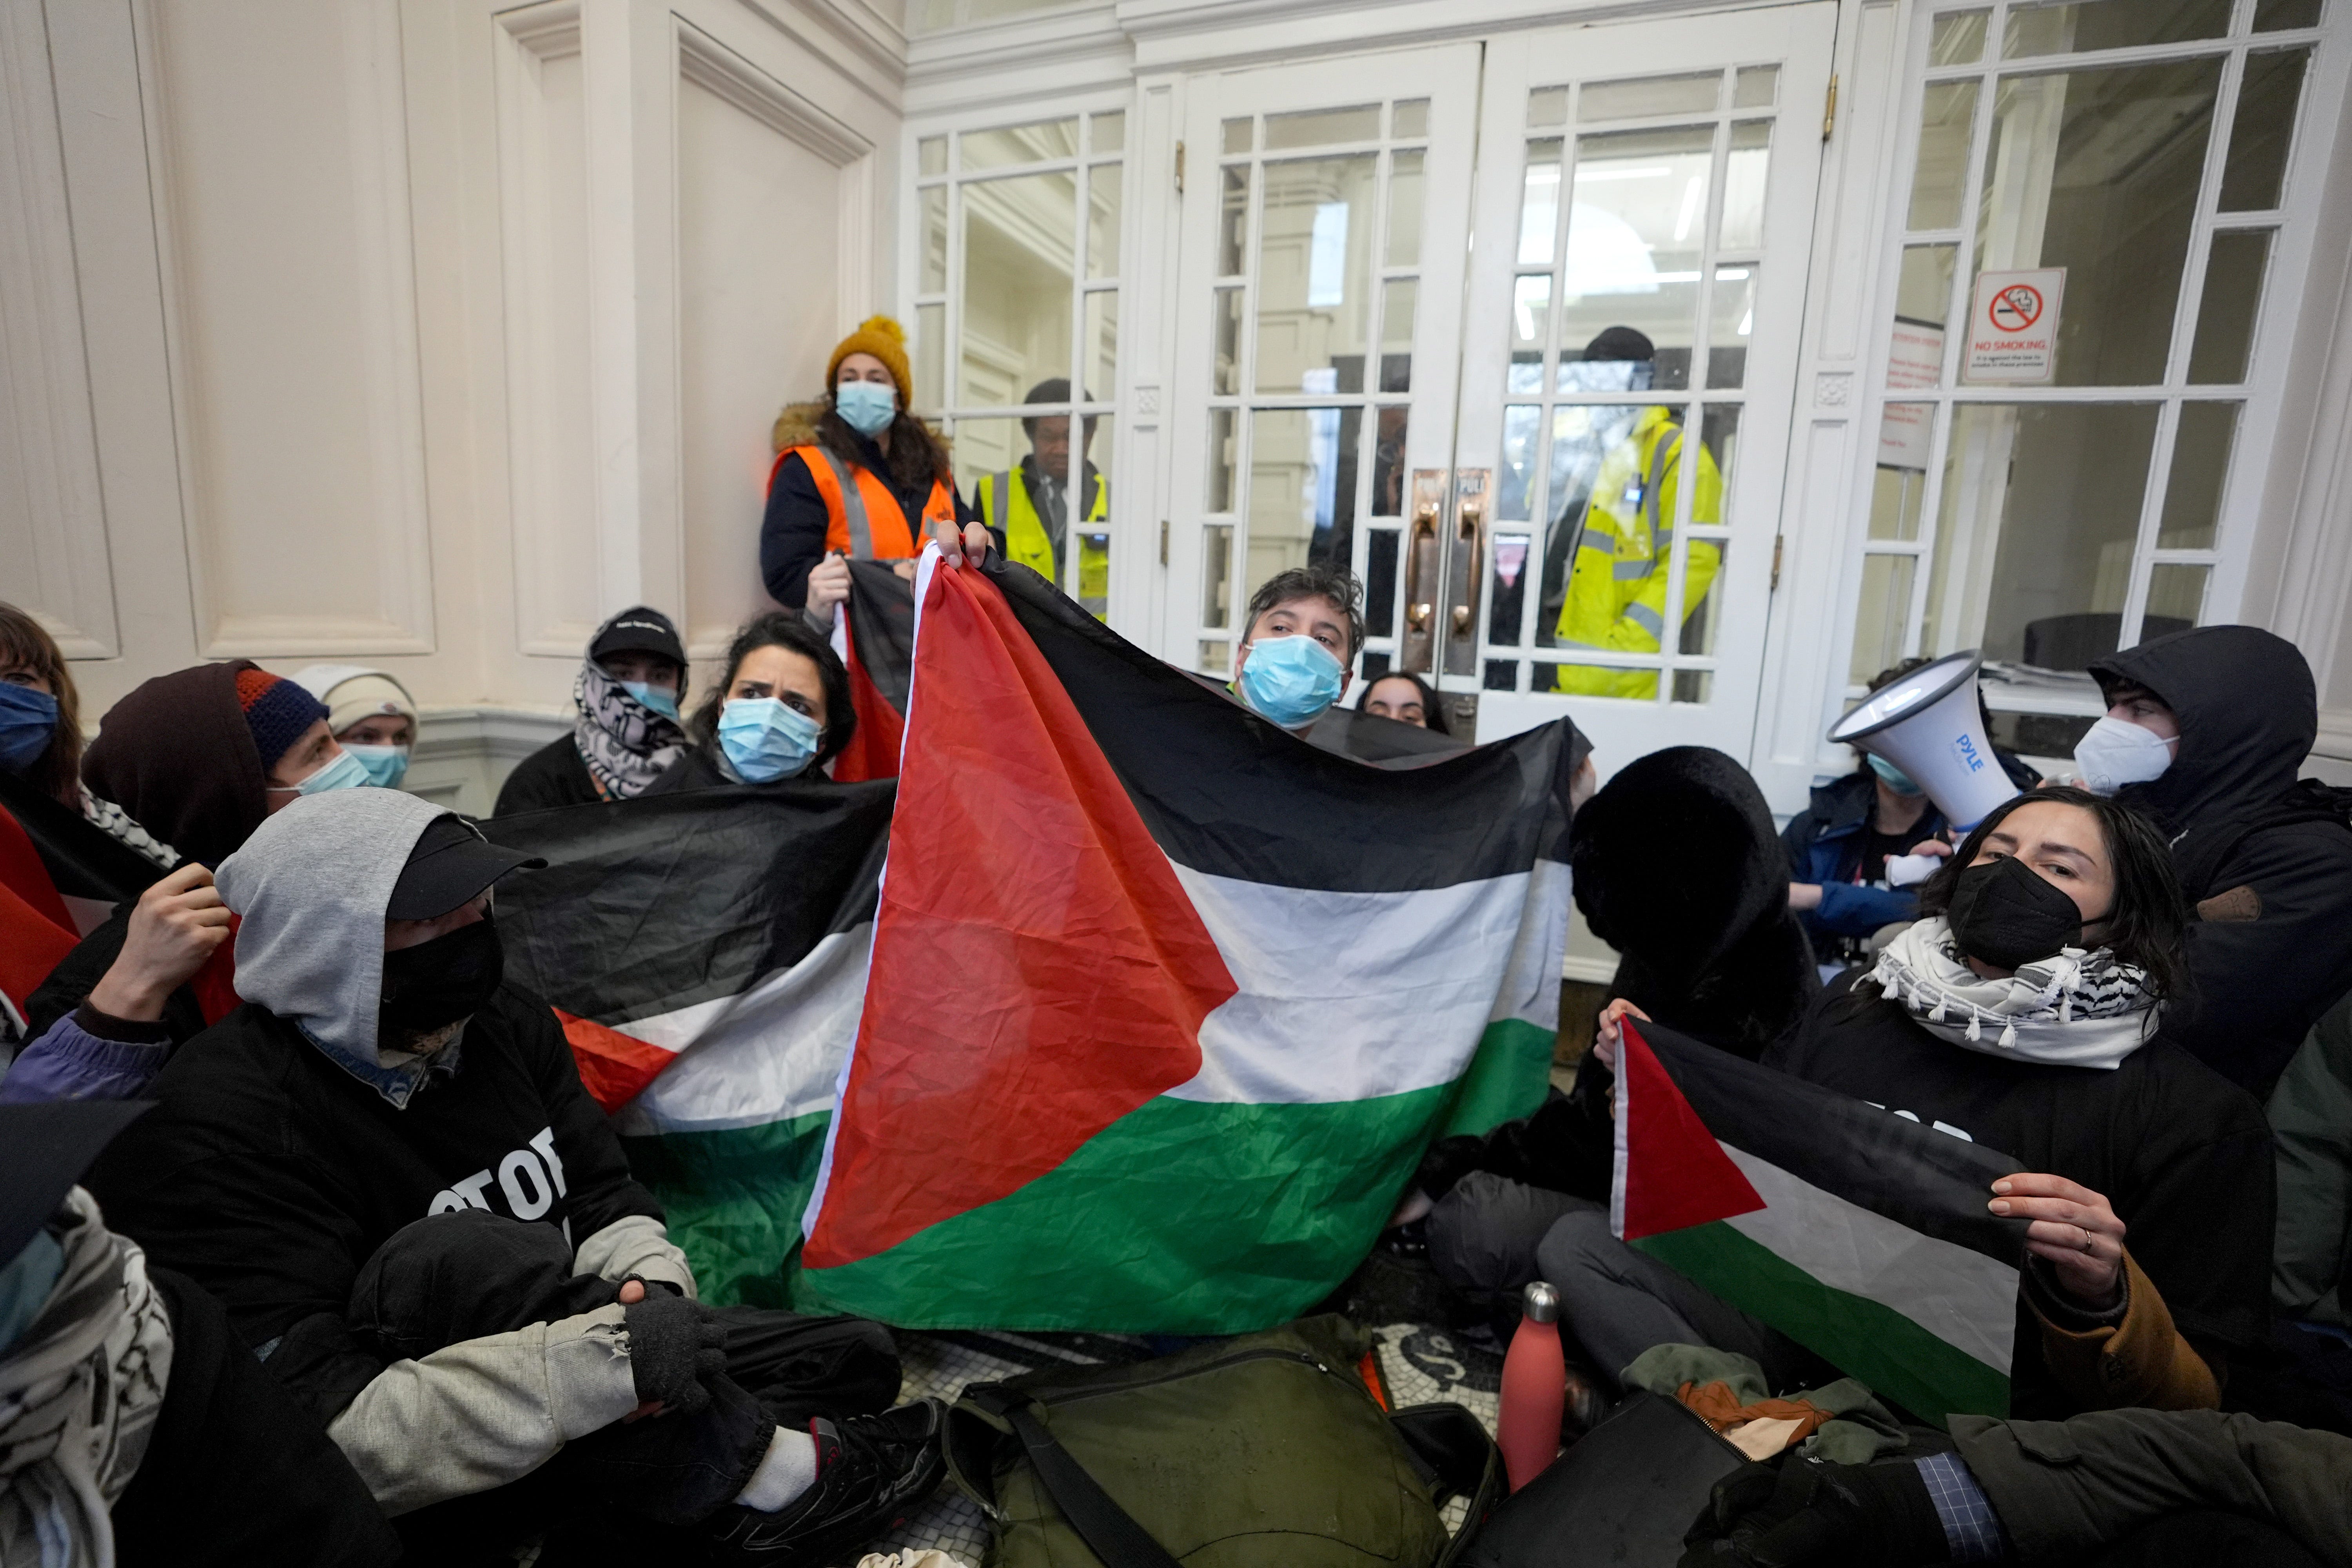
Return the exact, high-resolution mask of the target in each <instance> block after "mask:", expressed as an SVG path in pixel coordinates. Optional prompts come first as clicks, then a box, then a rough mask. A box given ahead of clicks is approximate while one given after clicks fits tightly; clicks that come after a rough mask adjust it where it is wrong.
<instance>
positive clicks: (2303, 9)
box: [2254, 0, 2319, 33]
mask: <svg viewBox="0 0 2352 1568" xmlns="http://www.w3.org/2000/svg"><path fill="white" fill-rule="evenodd" d="M2316 26H2319V0H2254V31H2255V32H2257V33H2275V32H2278V31H2281V30H2282V29H2284V28H2287V27H2316Z"/></svg>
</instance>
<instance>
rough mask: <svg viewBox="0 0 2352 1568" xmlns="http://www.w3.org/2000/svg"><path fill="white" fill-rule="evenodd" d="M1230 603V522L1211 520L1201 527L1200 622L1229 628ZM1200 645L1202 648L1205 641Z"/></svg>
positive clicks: (1232, 621)
mask: <svg viewBox="0 0 2352 1568" xmlns="http://www.w3.org/2000/svg"><path fill="white" fill-rule="evenodd" d="M1233 624H1234V525H1233V524H1232V523H1229V522H1213V523H1211V524H1210V525H1209V526H1208V527H1206V528H1204V529H1202V531H1201V625H1202V627H1203V628H1206V629H1213V630H1216V631H1229V630H1231V629H1232V627H1233ZM1207 646H1208V645H1206V644H1205V643H1204V644H1202V647H1203V648H1204V649H1205V648H1206V647H1207ZM1223 646H1224V645H1223V644H1222V643H1221V644H1219V645H1218V647H1220V648H1222V647H1223ZM1204 668H1205V663H1204Z"/></svg>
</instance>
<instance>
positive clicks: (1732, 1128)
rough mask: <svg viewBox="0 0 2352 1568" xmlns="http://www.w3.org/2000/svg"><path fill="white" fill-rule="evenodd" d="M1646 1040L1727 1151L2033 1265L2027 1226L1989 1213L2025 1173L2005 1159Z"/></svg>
mask: <svg viewBox="0 0 2352 1568" xmlns="http://www.w3.org/2000/svg"><path fill="white" fill-rule="evenodd" d="M1640 1028H1641V1031H1642V1038H1643V1039H1644V1040H1647V1041H1648V1042H1649V1043H1650V1048H1651V1050H1653V1051H1654V1052H1655V1053H1656V1055H1657V1058H1658V1061H1659V1064H1660V1065H1661V1066H1663V1067H1664V1068H1665V1069H1666V1071H1667V1073H1668V1074H1670V1075H1671V1076H1672V1077H1673V1079H1674V1080H1675V1088H1676V1089H1681V1090H1682V1091H1683V1098H1684V1099H1685V1100H1689V1101H1690V1107H1691V1109H1692V1110H1694V1111H1696V1112H1697V1113H1698V1119H1699V1120H1700V1121H1703V1122H1705V1123H1706V1130H1707V1131H1709V1132H1712V1133H1714V1134H1715V1136H1716V1138H1717V1140H1718V1141H1720V1142H1725V1143H1728V1144H1729V1145H1731V1146H1732V1147H1733V1148H1735V1149H1738V1150H1740V1151H1741V1152H1745V1153H1748V1154H1753V1155H1754V1156H1756V1158H1758V1159H1759V1160H1763V1161H1766V1162H1768V1163H1771V1164H1774V1165H1777V1166H1779V1167H1780V1169H1781V1170H1783V1171H1786V1172H1788V1173H1790V1175H1792V1176H1796V1177H1798V1178H1800V1179H1801V1180H1802V1181H1806V1182H1809V1183H1811V1184H1812V1185H1814V1186H1816V1187H1819V1188H1821V1189H1822V1191H1823V1192H1827V1193H1832V1194H1836V1195H1837V1196H1839V1197H1842V1198H1843V1199H1845V1200H1846V1201H1847V1202H1849V1203H1853V1204H1858V1205H1861V1206H1862V1207H1864V1208H1866V1209H1869V1210H1871V1211H1872V1212H1873V1213H1874V1214H1879V1215H1885V1217H1886V1218H1888V1219H1891V1220H1894V1221H1895V1222H1896V1223H1897V1224H1899V1225H1904V1226H1909V1227H1910V1228H1911V1229H1913V1230H1916V1231H1917V1232H1919V1233H1920V1234H1921V1235H1923V1236H1932V1237H1936V1238H1937V1239H1938V1240H1941V1241H1948V1242H1950V1243H1952V1244H1953V1245H1954V1246H1956V1247H1967V1248H1969V1250H1970V1251H1972V1252H1981V1253H1983V1254H1984V1255H1985V1256H1986V1257H1988V1258H1998V1259H2000V1261H2001V1262H2003V1263H2007V1264H2011V1265H2014V1264H2016V1263H2017V1261H2018V1259H2019V1258H2021V1257H2022V1256H2023V1250H2024V1237H2025V1223H2026V1222H2025V1221H2023V1220H2021V1219H2003V1218H2000V1216H1998V1215H1995V1214H1993V1213H1992V1211H1991V1210H1990V1209H1988V1208H1987V1207H1986V1206H1985V1205H1987V1204H1988V1203H1990V1202H1991V1201H1992V1184H1993V1183H1994V1182H1995V1181H1996V1180H1998V1179H1999V1178H2000V1177H2002V1176H2007V1175H2011V1174H2014V1173H2017V1172H2019V1171H2021V1170H2023V1169H2024V1168H2025V1167H2024V1166H2022V1165H2021V1164H2019V1163H2017V1162H2016V1161H2015V1160H2012V1159H2011V1158H2010V1157H2009V1156H2008V1155H2006V1154H2004V1153H2001V1152H2000V1151H1999V1150H1996V1149H1988V1148H1986V1147H1985V1146H1984V1145H1983V1144H1981V1143H1972V1142H1969V1141H1968V1140H1967V1139H1965V1138H1958V1137H1954V1136H1953V1135H1952V1134H1950V1133H1948V1132H1938V1131H1936V1130H1935V1129H1934V1128H1932V1127H1926V1126H1922V1125H1921V1124H1920V1123H1918V1122H1916V1121H1911V1120H1909V1119H1908V1118H1906V1117H1901V1116H1897V1115H1895V1113H1894V1112H1893V1111H1891V1110H1880V1109H1879V1108H1878V1107H1877V1106H1874V1105H1872V1104H1869V1103H1867V1102H1866V1101H1864V1100H1854V1099H1851V1098H1849V1097H1848V1096H1846V1095H1843V1094H1840V1093H1838V1092H1837V1091H1836V1090H1834V1089H1824V1088H1822V1086H1821V1085H1819V1084H1817V1083H1808V1082H1807V1081H1805V1080H1804V1079H1801V1078H1792V1077H1790V1075H1789V1074H1787V1073H1784V1072H1780V1071H1776V1070H1775V1069H1773V1068H1768V1067H1765V1066H1763V1065H1761V1064H1760V1063H1757V1062H1751V1061H1747V1060H1744V1059H1743V1058H1738V1057H1735V1056H1732V1055H1731V1054H1729V1053H1728V1052H1726V1051H1720V1050H1717V1049H1716V1048H1715V1047H1713V1046H1707V1045H1702V1044H1700V1043H1699V1042H1698V1041H1696V1040H1694V1039H1692V1038H1690V1037H1688V1036H1686V1035H1678V1034H1676V1033H1675V1032H1674V1031H1673V1030H1672V1029H1669V1028H1665V1027H1664V1026H1660V1025H1657V1024H1643V1025H1641V1026H1640Z"/></svg>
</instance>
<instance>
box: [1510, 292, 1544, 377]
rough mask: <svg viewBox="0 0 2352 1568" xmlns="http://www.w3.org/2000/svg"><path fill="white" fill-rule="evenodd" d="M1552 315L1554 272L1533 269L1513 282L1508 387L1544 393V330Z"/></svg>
mask: <svg viewBox="0 0 2352 1568" xmlns="http://www.w3.org/2000/svg"><path fill="white" fill-rule="evenodd" d="M1550 317H1551V274H1549V272H1533V273H1528V274H1527V275H1525V276H1523V277H1521V278H1519V279H1517V281H1516V282H1514V283H1513V284H1512V285H1511V363H1510V368H1509V369H1508V370H1507V372H1505V375H1506V377H1507V380H1506V383H1505V390H1506V391H1509V392H1541V391H1542V390H1543V384H1544V374H1543V358H1544V332H1545V330H1546V329H1547V327H1548V326H1549V321H1550Z"/></svg>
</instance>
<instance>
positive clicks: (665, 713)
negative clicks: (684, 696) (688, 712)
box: [621, 680, 677, 719]
mask: <svg viewBox="0 0 2352 1568" xmlns="http://www.w3.org/2000/svg"><path fill="white" fill-rule="evenodd" d="M621 689H622V690H624V691H625V692H627V693H628V694H629V695H630V696H632V697H634V698H635V699H636V700H638V701H640V702H642V703H644V704H645V705H646V707H648V708H650V709H652V710H654V711H655V712H656V713H658V714H660V715H661V716H662V717H663V718H665V719H675V718H677V692H675V691H672V690H671V689H669V688H668V687H667V686H656V685H655V684H654V683H653V682H652V681H650V680H624V681H623V682H621Z"/></svg>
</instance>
